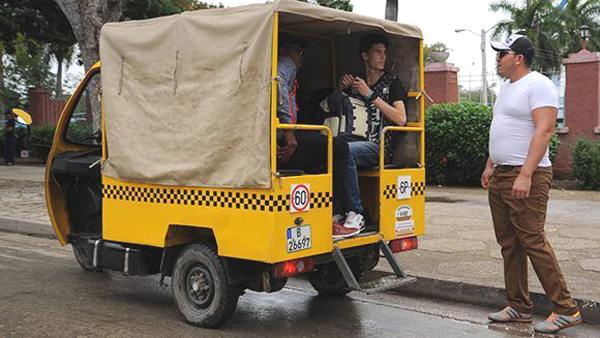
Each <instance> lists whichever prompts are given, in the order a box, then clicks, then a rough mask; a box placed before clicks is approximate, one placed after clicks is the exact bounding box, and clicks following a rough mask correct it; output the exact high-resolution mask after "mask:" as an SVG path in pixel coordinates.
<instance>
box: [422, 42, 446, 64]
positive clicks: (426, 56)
mask: <svg viewBox="0 0 600 338" xmlns="http://www.w3.org/2000/svg"><path fill="white" fill-rule="evenodd" d="M436 52H439V53H449V52H450V48H448V46H446V44H445V43H443V42H436V43H434V44H432V45H427V44H426V45H425V46H424V47H423V60H424V61H425V63H430V62H443V61H445V59H444V60H436V59H435V56H432V53H434V54H435V53H436ZM447 57H448V55H447V54H446V58H447Z"/></svg>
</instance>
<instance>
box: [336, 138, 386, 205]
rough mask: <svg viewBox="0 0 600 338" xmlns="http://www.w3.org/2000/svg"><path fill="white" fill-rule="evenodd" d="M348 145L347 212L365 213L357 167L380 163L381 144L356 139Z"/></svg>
mask: <svg viewBox="0 0 600 338" xmlns="http://www.w3.org/2000/svg"><path fill="white" fill-rule="evenodd" d="M348 146H349V148H350V149H349V150H350V156H348V166H347V170H346V177H345V178H344V192H345V195H346V198H345V207H346V208H345V209H346V212H350V211H354V212H356V213H358V214H363V212H364V209H363V206H362V202H361V199H360V190H359V187H358V170H357V169H366V168H373V167H375V166H377V165H378V164H379V145H378V144H376V143H373V142H370V141H355V142H350V143H348Z"/></svg>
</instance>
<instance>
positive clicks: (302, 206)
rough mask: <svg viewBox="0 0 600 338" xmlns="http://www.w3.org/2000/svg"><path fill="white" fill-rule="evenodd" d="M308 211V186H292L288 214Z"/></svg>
mask: <svg viewBox="0 0 600 338" xmlns="http://www.w3.org/2000/svg"><path fill="white" fill-rule="evenodd" d="M309 209H310V184H294V185H292V192H291V194H290V212H301V211H307V210H309Z"/></svg>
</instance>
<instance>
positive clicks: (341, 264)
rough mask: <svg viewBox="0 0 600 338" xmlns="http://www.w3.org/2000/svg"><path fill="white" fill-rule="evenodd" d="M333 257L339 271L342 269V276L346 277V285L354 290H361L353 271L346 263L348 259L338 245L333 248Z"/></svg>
mask: <svg viewBox="0 0 600 338" xmlns="http://www.w3.org/2000/svg"><path fill="white" fill-rule="evenodd" d="M332 255H333V260H334V261H335V264H336V265H337V267H338V269H340V272H341V273H342V276H344V280H345V281H346V284H348V286H349V287H351V288H352V289H354V290H360V284H358V281H357V280H356V277H354V274H353V273H352V269H350V265H348V262H346V259H345V258H344V255H343V254H342V250H340V248H338V246H337V245H334V246H333V252H332Z"/></svg>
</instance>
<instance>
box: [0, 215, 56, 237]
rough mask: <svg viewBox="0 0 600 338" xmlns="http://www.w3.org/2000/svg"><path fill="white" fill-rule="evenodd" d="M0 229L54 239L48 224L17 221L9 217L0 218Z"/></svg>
mask: <svg viewBox="0 0 600 338" xmlns="http://www.w3.org/2000/svg"><path fill="white" fill-rule="evenodd" d="M0 231H5V232H12V233H17V234H22V235H28V236H36V237H44V238H52V239H55V238H56V236H55V235H54V232H53V231H52V227H51V226H50V225H48V224H43V223H33V222H25V221H19V220H16V219H11V218H0Z"/></svg>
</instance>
